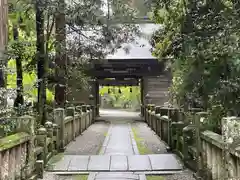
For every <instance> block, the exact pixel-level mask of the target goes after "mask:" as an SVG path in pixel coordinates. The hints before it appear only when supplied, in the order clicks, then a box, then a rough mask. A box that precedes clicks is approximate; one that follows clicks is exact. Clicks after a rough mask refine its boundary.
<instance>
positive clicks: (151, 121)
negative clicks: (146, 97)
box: [150, 104, 155, 130]
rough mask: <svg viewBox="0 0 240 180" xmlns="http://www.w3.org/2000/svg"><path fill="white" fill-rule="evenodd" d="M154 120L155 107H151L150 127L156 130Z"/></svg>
mask: <svg viewBox="0 0 240 180" xmlns="http://www.w3.org/2000/svg"><path fill="white" fill-rule="evenodd" d="M154 119H155V105H153V104H152V105H151V109H150V127H151V129H152V130H154Z"/></svg>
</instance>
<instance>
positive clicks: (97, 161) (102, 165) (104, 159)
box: [88, 155, 110, 171]
mask: <svg viewBox="0 0 240 180" xmlns="http://www.w3.org/2000/svg"><path fill="white" fill-rule="evenodd" d="M109 169H110V156H107V155H102V156H98V155H95V156H91V157H90V159H89V164H88V171H109Z"/></svg>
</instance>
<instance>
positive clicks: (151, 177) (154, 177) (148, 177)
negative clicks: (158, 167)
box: [146, 175, 165, 180]
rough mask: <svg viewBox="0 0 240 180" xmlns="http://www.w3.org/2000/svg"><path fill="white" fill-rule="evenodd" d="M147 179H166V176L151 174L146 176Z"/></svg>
mask: <svg viewBox="0 0 240 180" xmlns="http://www.w3.org/2000/svg"><path fill="white" fill-rule="evenodd" d="M146 178H147V180H164V179H165V178H164V177H162V176H156V175H153V176H151V175H149V176H146Z"/></svg>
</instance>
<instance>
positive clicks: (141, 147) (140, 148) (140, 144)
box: [132, 128, 152, 155]
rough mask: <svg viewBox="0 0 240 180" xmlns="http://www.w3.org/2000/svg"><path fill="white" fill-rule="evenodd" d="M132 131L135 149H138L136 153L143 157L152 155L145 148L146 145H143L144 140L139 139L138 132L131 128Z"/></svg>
mask: <svg viewBox="0 0 240 180" xmlns="http://www.w3.org/2000/svg"><path fill="white" fill-rule="evenodd" d="M132 131H133V135H134V139H135V141H136V143H137V147H138V151H139V153H140V154H142V155H144V154H152V152H151V151H150V150H149V149H148V148H147V147H146V145H145V144H144V139H142V138H140V137H139V136H138V132H137V129H136V128H132Z"/></svg>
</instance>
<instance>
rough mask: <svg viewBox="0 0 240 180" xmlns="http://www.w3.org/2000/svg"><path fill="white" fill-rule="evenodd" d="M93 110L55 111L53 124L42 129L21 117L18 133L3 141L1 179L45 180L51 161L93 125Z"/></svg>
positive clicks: (1, 143) (78, 108) (48, 124)
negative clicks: (48, 163) (46, 167)
mask: <svg viewBox="0 0 240 180" xmlns="http://www.w3.org/2000/svg"><path fill="white" fill-rule="evenodd" d="M94 109H95V108H94V107H93V106H89V105H82V106H77V107H76V108H75V107H68V108H67V109H66V110H65V109H62V108H58V109H55V110H54V122H50V121H48V122H46V123H45V125H44V126H41V127H39V128H36V119H35V118H34V117H32V116H22V117H18V118H17V119H18V120H17V121H16V122H17V125H16V126H17V127H16V133H15V134H13V135H10V136H6V137H4V138H1V139H0V179H1V180H9V179H29V178H30V179H36V178H42V175H43V170H44V167H45V165H46V164H47V162H48V160H49V159H50V158H51V157H52V156H53V155H54V154H56V153H58V152H61V151H63V150H64V148H65V146H66V145H67V144H68V143H69V142H71V141H72V140H74V139H75V138H76V136H78V135H79V134H81V133H82V132H83V131H84V130H85V129H87V128H88V127H89V126H90V125H91V124H92V123H93V122H94V118H95V113H94Z"/></svg>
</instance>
